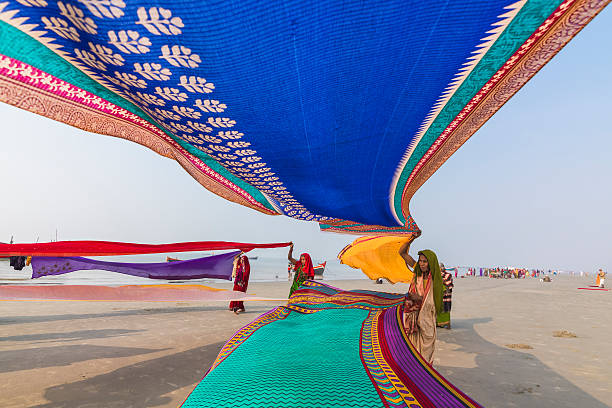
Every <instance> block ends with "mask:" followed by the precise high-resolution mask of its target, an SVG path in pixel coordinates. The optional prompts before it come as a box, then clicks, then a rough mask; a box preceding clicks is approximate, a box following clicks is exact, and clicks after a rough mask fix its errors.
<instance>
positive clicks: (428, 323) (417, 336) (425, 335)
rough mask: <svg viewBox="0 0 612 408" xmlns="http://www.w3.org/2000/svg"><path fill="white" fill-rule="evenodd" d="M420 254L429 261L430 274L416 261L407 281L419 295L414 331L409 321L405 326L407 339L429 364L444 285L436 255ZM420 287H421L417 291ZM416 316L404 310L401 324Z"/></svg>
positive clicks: (433, 347)
mask: <svg viewBox="0 0 612 408" xmlns="http://www.w3.org/2000/svg"><path fill="white" fill-rule="evenodd" d="M419 255H423V256H425V257H426V258H427V262H428V263H429V271H430V273H429V276H427V277H425V276H424V275H423V272H422V271H421V268H420V266H419V263H418V262H417V263H416V264H415V266H414V278H413V279H412V282H411V283H410V288H409V289H408V293H412V294H418V295H420V296H422V303H421V307H420V309H419V311H418V316H416V327H417V329H416V330H415V329H414V328H412V327H411V326H412V325H411V324H409V325H408V328H409V332H407V333H406V334H407V335H408V339H409V340H410V342H411V343H412V344H413V345H414V347H415V348H416V349H417V350H418V352H419V353H420V354H421V356H423V358H424V359H425V360H426V361H427V362H428V363H429V364H431V363H432V362H433V354H434V351H435V346H436V323H437V317H436V316H437V314H439V313H441V312H442V311H443V305H442V297H443V292H444V286H443V285H442V276H441V274H440V265H439V263H438V257H437V256H436V254H435V253H434V252H433V251H431V250H428V249H427V250H424V251H420V252H419ZM419 289H420V290H419ZM413 319H415V317H414V311H412V310H405V311H404V324H405V325H406V323H407V322H408V323H410V321H411V320H413Z"/></svg>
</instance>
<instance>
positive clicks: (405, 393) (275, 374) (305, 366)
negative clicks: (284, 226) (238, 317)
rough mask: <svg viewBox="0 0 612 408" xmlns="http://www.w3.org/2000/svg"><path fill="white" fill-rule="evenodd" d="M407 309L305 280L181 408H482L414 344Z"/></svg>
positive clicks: (237, 341) (391, 298) (394, 300)
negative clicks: (406, 329) (407, 326)
mask: <svg viewBox="0 0 612 408" xmlns="http://www.w3.org/2000/svg"><path fill="white" fill-rule="evenodd" d="M403 301H404V295H403V294H390V293H382V292H374V291H365V290H356V291H342V290H340V289H337V288H334V287H331V286H328V285H325V284H322V283H318V282H315V281H310V280H309V281H306V282H304V284H303V285H302V286H301V287H300V289H298V290H297V291H296V292H295V293H294V294H293V295H292V296H291V298H290V299H289V301H288V303H287V305H286V306H280V307H277V308H275V309H273V310H271V311H269V312H267V313H265V314H263V315H262V316H260V317H259V318H257V319H255V320H254V321H253V322H252V323H250V324H249V325H247V326H245V327H243V328H242V329H241V330H239V331H238V332H237V333H236V334H235V335H234V336H233V337H232V338H231V339H230V340H229V341H228V342H227V343H226V344H225V346H224V347H223V348H222V349H221V352H220V353H219V355H218V357H217V359H216V360H215V361H214V363H213V365H212V367H211V368H210V369H209V370H208V372H207V373H206V375H205V377H204V378H203V379H202V381H201V382H200V383H199V384H198V385H197V386H196V388H195V389H194V390H193V391H192V393H191V394H190V395H189V397H188V398H187V400H186V401H185V402H184V404H183V405H182V407H183V408H194V407H215V408H217V407H219V408H221V407H235V406H238V405H239V406H241V407H270V406H274V407H298V406H308V407H340V406H342V407H345V406H350V407H364V408H373V407H381V408H382V407H398V408H399V407H406V408H408V407H410V408H418V407H428V408H429V407H447V408H455V407H479V405H478V404H477V403H476V402H474V401H473V400H472V399H470V398H469V397H468V396H466V395H465V394H463V393H462V392H461V391H459V390H458V389H456V388H455V387H454V386H453V385H452V384H450V383H449V382H448V381H447V380H446V379H444V378H443V377H442V376H441V375H440V374H439V373H438V372H437V371H436V370H435V369H433V368H432V367H431V366H430V365H429V364H428V363H427V362H426V361H425V359H424V358H423V357H422V356H421V355H419V353H418V352H417V351H416V349H415V347H414V346H413V345H412V344H411V343H410V342H409V341H408V339H407V336H406V335H405V333H404V329H403V324H402V315H403V313H402V305H403Z"/></svg>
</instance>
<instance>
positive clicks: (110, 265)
mask: <svg viewBox="0 0 612 408" xmlns="http://www.w3.org/2000/svg"><path fill="white" fill-rule="evenodd" d="M239 253H240V252H229V253H226V254H221V255H213V256H207V257H204V258H197V259H189V260H186V261H174V262H158V263H126V262H108V261H99V260H97V259H88V258H82V257H45V256H34V257H32V261H31V264H32V278H41V277H43V276H51V275H62V274H65V273H70V272H75V271H84V270H104V271H109V272H116V273H121V274H124V275H131V276H139V277H142V278H149V279H168V280H175V279H181V280H186V279H203V278H209V279H225V280H231V279H232V264H233V260H234V258H235V257H236V255H238V254H239Z"/></svg>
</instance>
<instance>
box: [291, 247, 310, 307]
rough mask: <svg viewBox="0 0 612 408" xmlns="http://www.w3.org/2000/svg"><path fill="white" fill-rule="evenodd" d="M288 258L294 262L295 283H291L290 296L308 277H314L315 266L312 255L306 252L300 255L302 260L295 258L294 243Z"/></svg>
mask: <svg viewBox="0 0 612 408" xmlns="http://www.w3.org/2000/svg"><path fill="white" fill-rule="evenodd" d="M287 259H288V260H289V262H291V263H292V264H293V270H294V274H293V283H292V284H291V289H289V297H291V295H293V292H295V291H296V290H297V289H298V288H299V287H300V286H301V285H302V283H304V281H305V280H307V279H314V268H313V267H312V260H311V259H310V255H308V254H307V253H306V252H304V253H303V254H302V255H300V260H299V261H298V260H297V259H294V258H293V243H291V246H290V247H289V254H288V255H287Z"/></svg>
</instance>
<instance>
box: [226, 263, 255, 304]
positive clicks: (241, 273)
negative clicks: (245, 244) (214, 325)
mask: <svg viewBox="0 0 612 408" xmlns="http://www.w3.org/2000/svg"><path fill="white" fill-rule="evenodd" d="M250 275H251V265H250V264H249V258H247V256H246V255H242V256H241V257H240V258H239V259H238V263H237V264H236V277H235V279H234V291H237V292H246V291H247V288H248V286H249V276H250ZM229 308H230V310H233V311H236V310H242V311H243V312H244V310H245V309H244V302H243V301H242V300H240V301H232V302H230V305H229Z"/></svg>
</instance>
